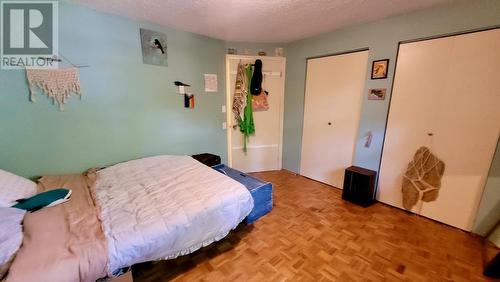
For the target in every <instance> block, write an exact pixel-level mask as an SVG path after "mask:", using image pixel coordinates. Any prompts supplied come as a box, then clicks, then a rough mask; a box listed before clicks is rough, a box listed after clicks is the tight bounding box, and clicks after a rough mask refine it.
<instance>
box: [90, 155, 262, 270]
mask: <svg viewBox="0 0 500 282" xmlns="http://www.w3.org/2000/svg"><path fill="white" fill-rule="evenodd" d="M95 196H96V199H97V202H98V204H99V205H100V207H101V220H102V225H103V229H104V234H105V235H106V237H107V239H108V245H109V268H108V269H109V271H110V272H113V271H115V270H117V269H119V268H122V267H127V266H130V265H133V264H136V263H140V262H144V261H150V260H156V259H170V258H175V257H177V256H179V255H184V254H188V253H191V252H193V251H195V250H197V249H199V248H200V247H203V246H206V245H208V244H210V243H212V242H214V241H217V240H220V239H222V238H223V237H225V236H226V235H227V234H228V233H229V231H231V230H232V229H234V228H235V227H236V226H237V225H238V224H239V223H240V222H241V221H242V220H243V219H244V218H245V217H246V216H247V215H248V214H249V213H250V211H251V210H252V208H253V200H252V196H251V195H250V193H249V192H248V190H247V189H246V188H245V187H244V186H243V185H242V184H240V183H238V182H237V181H235V180H233V179H231V178H229V177H227V176H225V175H223V174H221V173H219V172H217V171H215V170H213V169H211V168H209V167H207V166H205V165H203V164H201V163H199V162H198V161H196V160H194V159H192V158H191V157H189V156H156V157H150V158H145V159H140V160H134V161H129V162H125V163H120V164H117V165H114V166H111V167H109V168H106V169H103V170H101V171H99V173H98V178H97V182H96V185H95Z"/></svg>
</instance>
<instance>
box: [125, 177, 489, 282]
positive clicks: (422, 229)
mask: <svg viewBox="0 0 500 282" xmlns="http://www.w3.org/2000/svg"><path fill="white" fill-rule="evenodd" d="M255 176H257V177H259V178H261V179H264V180H267V181H271V182H272V183H273V184H274V209H273V211H272V212H271V213H270V214H268V215H267V216H265V217H263V218H261V219H259V220H258V221H257V222H255V223H254V224H253V225H251V226H242V225H240V226H239V227H238V228H237V229H236V230H235V231H233V232H231V233H230V234H229V235H228V237H226V238H225V239H223V240H221V241H219V242H217V243H214V244H212V245H210V246H208V247H206V248H203V249H201V250H199V251H197V252H195V253H193V254H191V255H188V256H184V257H181V258H178V259H175V260H170V261H159V262H152V263H144V264H140V265H137V266H134V267H133V275H134V281H135V282H151V281H488V279H486V278H485V277H483V276H482V274H481V273H482V267H483V259H482V239H481V238H479V237H476V236H473V235H470V234H468V233H466V232H463V231H460V230H458V229H455V228H452V227H449V226H446V225H443V224H440V223H437V222H434V221H432V220H429V219H426V218H423V217H420V216H415V215H413V214H410V213H407V212H405V211H402V210H399V209H396V208H393V207H390V206H386V205H384V204H380V203H376V204H374V205H372V206H370V207H368V208H362V207H358V206H356V205H353V204H351V203H348V202H344V201H343V200H342V199H341V191H340V190H338V189H335V188H332V187H329V186H327V185H324V184H321V183H318V182H315V181H312V180H309V179H307V178H304V177H301V176H297V175H295V174H292V173H289V172H286V171H277V172H265V173H257V174H255Z"/></svg>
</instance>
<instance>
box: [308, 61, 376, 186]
mask: <svg viewBox="0 0 500 282" xmlns="http://www.w3.org/2000/svg"><path fill="white" fill-rule="evenodd" d="M367 62H368V51H362V52H356V53H349V54H343V55H337V56H330V57H323V58H317V59H310V60H308V61H307V78H306V93H305V106H304V129H303V136H302V155H301V166H300V173H301V174H302V175H304V176H307V177H310V178H312V179H316V180H318V181H321V182H324V183H327V184H330V185H333V186H335V187H338V188H342V184H343V180H344V170H345V168H347V167H349V166H351V164H352V158H353V154H354V147H355V142H356V134H357V131H358V124H359V118H360V112H361V101H362V96H363V89H364V82H365V77H366V68H367Z"/></svg>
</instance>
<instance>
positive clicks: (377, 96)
mask: <svg viewBox="0 0 500 282" xmlns="http://www.w3.org/2000/svg"><path fill="white" fill-rule="evenodd" d="M386 92H387V88H374V89H369V90H368V100H385V93H386Z"/></svg>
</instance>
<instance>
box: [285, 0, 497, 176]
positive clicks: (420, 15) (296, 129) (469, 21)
mask: <svg viewBox="0 0 500 282" xmlns="http://www.w3.org/2000/svg"><path fill="white" fill-rule="evenodd" d="M496 25H500V1H498V0H481V1H458V2H453V3H452V4H449V5H441V6H437V7H433V8H430V9H427V10H421V11H418V12H414V13H409V14H405V15H401V16H397V17H391V18H387V19H383V20H379V21H376V22H372V23H366V24H361V25H357V26H352V27H348V28H344V29H341V30H337V31H334V32H331V33H328V34H324V35H321V36H317V37H313V38H309V39H304V40H300V41H296V42H292V43H290V44H288V45H287V46H286V54H287V77H286V88H285V92H286V93H285V125H284V153H283V167H284V168H285V169H288V170H291V171H294V172H299V168H300V153H301V139H302V122H303V108H304V87H305V85H304V81H305V75H306V73H305V71H306V59H307V58H308V57H314V56H321V55H327V54H335V53H340V52H345V51H350V50H355V49H360V48H367V47H368V48H369V49H370V55H369V61H370V63H369V68H368V69H367V70H366V83H365V93H366V92H367V91H368V89H369V88H387V89H388V93H387V95H388V96H387V98H386V100H385V101H373V100H370V101H369V100H367V95H365V98H364V100H363V105H362V113H361V121H360V126H359V132H358V140H357V144H356V152H355V157H354V165H358V166H362V167H366V168H369V169H373V170H377V171H378V168H379V163H380V156H381V150H382V142H383V137H384V131H385V125H386V118H387V111H388V107H389V98H390V94H391V93H390V89H391V85H392V79H393V75H394V66H395V61H396V55H397V49H398V43H399V42H400V41H406V40H412V39H418V38H426V37H431V36H438V35H443V34H452V33H457V32H463V31H469V30H476V29H482V28H486V27H492V26H496ZM385 58H389V59H390V64H389V75H388V78H387V79H384V80H370V68H371V61H373V60H377V59H385ZM325 107H328V105H325ZM368 131H372V132H373V134H374V136H373V141H372V145H371V147H370V148H365V147H364V146H363V143H364V139H363V136H364V135H365V133H366V132H368ZM325 150H327V148H325Z"/></svg>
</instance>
